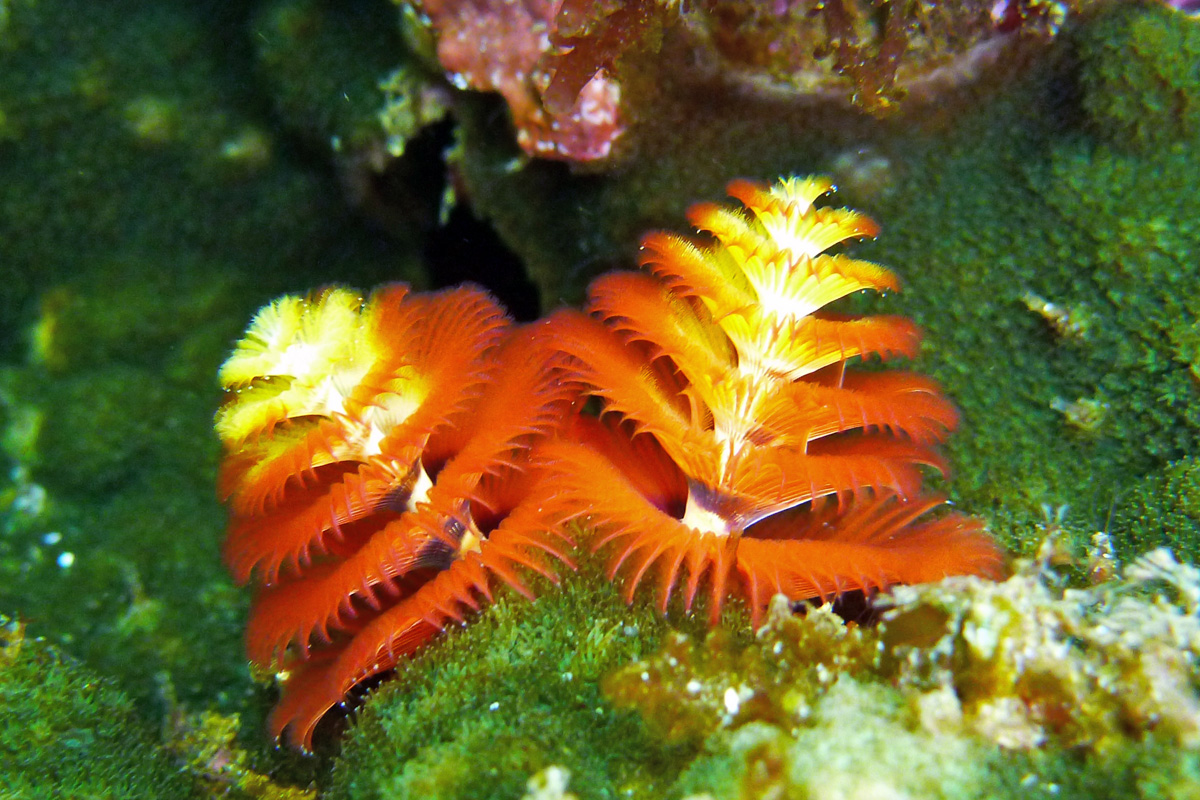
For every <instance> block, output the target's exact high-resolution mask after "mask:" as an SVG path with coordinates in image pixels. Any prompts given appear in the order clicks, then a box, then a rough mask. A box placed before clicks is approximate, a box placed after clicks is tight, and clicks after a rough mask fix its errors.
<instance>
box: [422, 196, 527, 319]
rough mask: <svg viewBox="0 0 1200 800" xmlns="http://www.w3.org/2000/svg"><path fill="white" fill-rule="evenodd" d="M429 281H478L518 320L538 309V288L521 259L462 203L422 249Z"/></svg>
mask: <svg viewBox="0 0 1200 800" xmlns="http://www.w3.org/2000/svg"><path fill="white" fill-rule="evenodd" d="M425 261H426V263H427V264H428V268H429V275H430V281H431V282H432V284H433V285H434V286H435V287H442V286H454V285H455V284H458V283H462V282H463V281H470V282H472V283H477V284H479V285H480V286H482V287H484V288H485V289H487V290H488V291H489V292H491V293H492V294H494V295H495V296H496V297H497V298H498V299H499V300H500V302H501V303H503V304H504V305H505V307H507V308H508V310H509V313H511V314H512V315H513V317H515V318H516V319H518V320H532V319H536V318H537V316H538V313H539V311H540V308H541V302H540V298H539V296H538V290H537V287H536V286H534V285H533V283H532V282H531V281H530V280H529V276H528V274H526V272H525V267H524V265H523V264H522V262H521V259H520V258H518V257H517V255H516V254H515V253H514V252H513V251H512V250H510V249H508V247H507V246H506V245H505V244H504V242H503V241H502V240H501V239H500V236H499V235H498V234H497V233H496V231H495V230H494V229H493V228H492V226H491V225H489V224H487V222H485V221H483V220H481V219H479V218H478V217H476V216H475V215H474V214H473V213H472V212H471V211H470V209H469V208H467V207H466V206H464V205H463V204H462V203H459V205H457V206H455V208H454V209H453V210H452V211H451V212H450V214H449V217H448V218H447V220H446V224H445V225H443V226H442V227H440V228H438V229H437V230H435V231H434V232H433V235H432V236H431V237H430V238H429V241H428V245H427V247H426V250H425Z"/></svg>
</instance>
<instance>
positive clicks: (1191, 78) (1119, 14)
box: [1081, 0, 1200, 150]
mask: <svg viewBox="0 0 1200 800" xmlns="http://www.w3.org/2000/svg"><path fill="white" fill-rule="evenodd" d="M1197 60H1200V25H1197V24H1196V23H1195V21H1194V20H1188V19H1186V17H1185V15H1184V14H1183V12H1179V11H1172V10H1171V9H1170V8H1169V7H1168V5H1167V4H1166V3H1157V2H1147V1H1146V0H1139V2H1127V3H1115V4H1114V8H1113V9H1112V11H1111V13H1109V14H1107V15H1106V16H1105V17H1104V19H1103V20H1102V21H1101V22H1100V23H1098V24H1097V25H1095V26H1094V27H1093V28H1092V29H1091V30H1090V31H1089V32H1088V35H1087V36H1086V38H1084V40H1083V46H1082V64H1083V69H1082V75H1081V83H1082V86H1083V90H1084V95H1083V107H1084V109H1085V110H1086V111H1087V114H1088V119H1089V122H1090V123H1091V127H1092V131H1093V132H1094V133H1095V134H1096V135H1097V137H1098V138H1100V139H1102V140H1103V141H1106V142H1109V143H1111V144H1114V145H1118V146H1121V147H1125V148H1130V149H1135V150H1151V149H1153V148H1156V147H1162V146H1164V145H1169V144H1170V143H1171V142H1172V141H1175V140H1178V139H1180V138H1183V137H1186V136H1188V135H1191V134H1194V133H1195V132H1196V131H1197V130H1198V129H1200V73H1197V71H1196V62H1197Z"/></svg>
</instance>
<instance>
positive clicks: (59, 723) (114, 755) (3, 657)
mask: <svg viewBox="0 0 1200 800" xmlns="http://www.w3.org/2000/svg"><path fill="white" fill-rule="evenodd" d="M0 625H3V626H4V630H3V632H0V796H3V797H4V798H6V800H10V799H11V800H35V798H39V799H40V798H48V797H55V798H63V800H85V799H86V798H122V799H123V800H140V799H141V798H145V799H146V800H157V798H168V797H170V798H179V799H180V800H184V798H188V797H199V796H200V795H199V794H198V793H196V792H195V791H194V790H193V789H194V787H193V784H192V781H191V778H190V777H189V776H188V775H187V774H185V773H184V772H182V771H181V769H180V767H179V765H177V764H175V763H174V762H173V761H172V759H171V758H170V757H168V756H167V755H166V754H165V753H164V752H162V751H161V750H160V749H159V748H160V744H159V742H158V741H157V739H156V737H155V736H153V735H152V734H151V732H150V728H149V727H148V726H147V724H146V723H145V721H144V720H143V719H141V718H140V717H139V716H138V715H137V714H136V713H135V711H134V707H133V704H132V703H131V702H130V700H129V698H128V697H127V696H126V695H125V694H123V693H122V692H121V691H120V690H119V689H117V688H116V687H115V686H114V685H113V684H112V682H111V681H108V680H106V679H104V678H101V677H99V676H98V675H96V674H95V673H94V672H92V671H90V670H88V669H86V668H85V667H83V666H82V665H80V664H79V663H77V662H74V661H72V660H71V659H69V658H65V657H64V656H62V655H61V654H60V653H58V652H57V651H56V650H55V649H54V648H52V647H49V646H48V645H47V644H46V643H45V642H42V641H37V640H32V639H24V638H23V636H22V635H21V633H20V629H19V628H18V627H16V625H15V623H13V622H12V621H11V620H8V619H6V618H4V617H2V616H0Z"/></svg>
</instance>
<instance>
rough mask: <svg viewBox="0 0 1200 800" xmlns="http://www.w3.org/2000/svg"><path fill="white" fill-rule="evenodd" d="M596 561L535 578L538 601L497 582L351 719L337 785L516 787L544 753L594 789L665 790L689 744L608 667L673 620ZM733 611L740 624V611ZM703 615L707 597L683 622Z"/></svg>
mask: <svg viewBox="0 0 1200 800" xmlns="http://www.w3.org/2000/svg"><path fill="white" fill-rule="evenodd" d="M597 566H598V565H591V564H589V565H588V566H587V567H585V568H584V569H583V570H582V571H581V572H580V573H579V574H575V575H571V576H569V577H567V578H566V579H565V580H564V582H563V584H562V586H560V587H558V588H550V587H548V586H544V585H542V586H540V587H539V588H540V592H539V594H540V595H541V596H540V597H539V598H538V599H537V600H536V601H535V602H533V603H529V602H527V601H525V600H524V599H522V598H520V597H516V596H512V595H507V594H506V595H504V596H502V597H501V598H499V599H498V602H497V603H496V604H495V605H492V606H489V607H488V608H486V609H485V610H484V611H483V612H482V613H481V614H480V615H479V617H478V618H477V619H474V620H473V621H472V622H471V624H470V625H469V626H468V627H467V629H466V630H462V631H452V632H450V633H449V635H447V636H446V637H445V638H443V639H441V640H439V641H437V642H435V643H434V644H433V645H431V646H430V647H429V648H428V649H427V650H426V651H424V652H422V653H421V654H419V655H418V656H417V657H416V658H415V659H414V660H413V661H412V662H410V663H408V664H405V665H402V666H401V668H400V670H399V672H398V674H397V676H396V677H395V678H394V679H392V680H390V681H389V682H387V683H386V684H384V686H383V687H381V688H380V689H378V690H377V691H376V692H374V693H373V694H372V695H371V697H370V699H369V702H368V703H367V704H366V705H365V706H364V707H363V710H362V711H361V712H360V715H359V717H358V719H357V721H356V722H355V724H354V725H353V727H352V728H351V729H350V731H349V732H348V734H347V736H346V739H345V743H344V745H343V749H342V752H341V754H340V757H339V759H338V761H337V763H336V765H335V768H334V772H333V777H332V782H331V785H330V787H329V789H328V796H329V797H330V798H337V799H338V800H368V799H371V800H375V799H376V798H378V799H379V800H382V799H383V798H389V799H390V798H396V799H397V800H398V799H400V798H421V797H438V798H451V797H454V798H479V799H482V798H493V797H520V796H521V794H522V793H523V791H524V787H525V782H526V781H527V780H528V779H529V777H530V776H531V775H532V774H534V773H535V772H538V771H540V770H542V769H544V768H546V767H549V766H563V767H566V768H567V769H569V770H570V772H571V774H572V779H571V791H572V792H574V793H576V794H577V795H578V796H579V797H580V798H584V799H585V800H586V799H587V798H601V797H621V796H642V797H651V796H657V795H658V793H660V792H661V791H663V790H664V789H665V787H666V786H668V785H669V784H670V782H671V780H673V776H674V775H675V774H677V773H678V771H679V770H680V769H682V767H683V766H684V765H685V764H686V763H687V759H688V758H690V757H691V753H692V752H693V750H692V748H691V747H685V748H682V749H680V748H674V747H671V746H668V745H664V744H663V743H662V742H660V741H657V740H656V739H655V737H653V736H652V735H650V734H648V733H647V732H646V730H645V729H644V728H643V726H642V724H641V723H640V721H639V720H638V719H637V718H636V717H635V716H634V715H633V714H632V713H630V712H627V711H619V710H617V709H616V708H614V706H613V705H612V704H611V703H610V702H608V701H607V700H606V699H604V696H603V694H602V692H601V687H600V681H601V679H602V678H603V677H604V676H605V675H606V674H608V673H609V672H611V671H613V670H614V669H616V668H617V667H620V666H623V665H625V664H627V663H628V662H630V661H632V660H634V659H637V658H640V657H644V656H646V655H648V654H649V653H651V652H652V651H653V650H654V649H655V648H657V647H658V646H659V644H660V642H661V639H662V636H663V635H664V634H665V633H666V632H667V630H668V628H667V625H666V621H665V620H664V619H663V618H662V617H661V616H660V615H659V614H658V613H657V612H656V611H654V610H653V609H652V608H650V607H649V604H648V603H645V602H641V601H639V602H638V603H636V604H635V605H634V606H633V607H632V608H630V607H629V606H627V605H626V604H625V602H624V601H623V600H622V599H621V598H620V597H619V596H618V593H617V590H616V587H614V586H613V585H612V584H610V583H609V582H608V581H606V580H604V578H603V576H602V575H600V574H599V572H598V570H597ZM728 617H729V619H730V624H731V626H734V627H742V628H743V630H744V626H745V617H744V615H742V614H739V613H736V612H734V613H731V614H729V615H728ZM705 618H706V617H705V612H704V611H703V609H700V610H698V611H697V612H696V614H695V616H694V617H693V618H692V621H691V622H690V623H687V627H690V628H691V629H692V630H693V631H696V630H698V629H700V628H701V627H702V626H703V620H704V619H705ZM676 620H677V622H678V620H679V617H678V615H677V616H676Z"/></svg>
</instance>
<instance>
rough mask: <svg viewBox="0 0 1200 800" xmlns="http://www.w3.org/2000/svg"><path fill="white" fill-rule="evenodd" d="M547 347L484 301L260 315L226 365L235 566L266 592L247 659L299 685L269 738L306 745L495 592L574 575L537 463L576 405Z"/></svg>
mask: <svg viewBox="0 0 1200 800" xmlns="http://www.w3.org/2000/svg"><path fill="white" fill-rule="evenodd" d="M539 342H540V340H539V338H538V337H537V336H536V334H535V331H534V330H531V329H530V328H518V327H514V326H513V325H511V324H510V323H509V321H508V319H507V317H506V316H505V315H504V313H503V310H502V309H501V308H500V307H499V306H498V305H497V304H496V303H495V301H493V300H492V299H491V298H490V297H489V296H488V295H486V294H485V293H483V292H482V291H479V290H477V289H472V288H459V289H455V290H451V291H446V292H440V293H437V294H425V295H422V294H415V293H411V292H409V291H408V289H407V288H406V287H404V286H399V285H397V286H392V287H387V288H384V289H382V290H379V291H377V292H376V293H375V294H374V295H373V296H372V297H371V298H370V300H369V301H367V302H366V303H364V302H363V301H362V300H361V299H360V298H359V297H358V295H357V294H355V293H353V292H350V291H349V290H346V289H332V290H328V291H325V292H323V293H321V294H319V295H317V296H315V297H314V298H311V299H309V300H304V299H301V298H297V297H284V298H281V299H280V300H277V301H275V302H274V303H272V304H271V305H269V306H267V307H266V308H265V309H263V310H262V311H261V312H260V313H259V314H258V316H257V317H256V318H255V320H254V322H253V323H252V324H251V327H250V330H249V331H248V332H247V335H246V338H245V339H244V340H243V341H242V342H241V343H240V344H239V345H238V347H237V349H236V350H235V352H234V353H233V355H232V356H231V357H230V358H229V360H228V361H227V362H226V363H225V365H224V366H223V367H222V369H221V375H220V377H221V382H222V385H223V386H224V387H225V388H226V390H227V391H228V393H229V394H228V401H227V403H226V404H225V405H224V406H223V408H222V409H221V411H220V412H219V413H218V415H217V421H216V427H217V431H218V433H219V435H220V437H221V439H222V441H223V442H224V444H225V446H226V449H227V452H228V455H227V457H226V460H225V464H224V466H223V469H222V472H221V476H220V488H221V494H222V495H223V496H224V497H226V498H227V499H228V501H229V505H230V507H231V511H232V514H231V522H230V530H229V536H228V539H227V542H226V546H225V555H226V558H227V560H228V563H229V566H230V569H231V570H232V572H233V574H234V576H235V577H236V578H237V579H238V580H239V581H240V582H247V581H253V582H255V583H257V584H258V585H259V592H258V594H257V597H256V598H255V602H254V606H253V609H252V610H251V614H250V620H249V624H248V626H247V633H246V643H247V650H248V652H249V654H250V657H251V660H252V661H253V662H255V663H256V664H258V665H259V666H260V667H264V668H273V669H279V670H283V671H285V672H286V673H287V678H286V680H285V682H284V689H283V697H282V699H281V700H280V703H279V705H278V706H277V707H276V709H275V711H274V713H273V714H272V717H271V720H270V727H271V730H272V732H273V733H274V734H275V735H276V736H278V735H280V734H281V733H282V732H283V731H284V730H285V729H286V730H287V731H288V735H289V739H290V740H291V742H292V743H293V744H296V745H300V746H304V747H308V746H310V745H311V741H312V735H313V730H314V728H315V726H316V724H317V722H318V721H319V719H320V718H321V717H322V715H324V714H325V712H326V711H328V710H329V709H330V708H331V707H332V706H333V705H335V704H336V703H338V702H340V701H341V700H342V699H343V698H344V697H345V695H346V694H347V693H348V692H349V691H350V690H351V689H352V688H353V687H354V686H355V685H356V684H358V683H360V682H362V681H363V680H365V679H366V678H369V677H370V676H372V675H375V674H378V673H380V672H383V671H386V670H388V669H391V668H392V667H394V666H395V665H396V663H397V661H398V660H399V659H400V658H402V657H404V656H405V655H407V654H409V653H411V652H413V651H414V650H415V649H417V648H418V647H420V646H421V645H422V644H423V643H425V642H426V641H427V640H429V639H430V638H431V637H433V636H434V635H436V634H437V633H438V632H439V631H441V630H442V629H443V628H444V627H446V625H448V624H450V623H451V622H461V621H462V619H463V615H464V614H465V613H466V612H468V611H470V610H472V609H474V608H476V607H477V605H478V599H479V598H480V597H482V598H485V599H490V597H491V592H492V589H493V587H494V586H495V585H496V582H497V580H498V581H499V582H502V583H504V584H507V585H509V586H510V587H512V588H513V589H515V590H516V591H518V592H520V593H521V594H524V595H526V596H527V597H532V592H531V591H530V589H529V588H528V587H527V586H526V585H525V583H524V582H523V580H522V578H521V575H520V568H524V569H528V570H533V571H535V572H539V573H541V574H543V575H545V576H547V577H548V578H550V579H551V580H556V575H555V572H554V571H553V569H552V564H553V562H554V561H561V562H564V563H566V564H568V565H570V564H571V561H570V558H569V556H568V554H567V549H568V548H569V546H570V542H569V540H565V539H563V538H561V536H560V534H558V533H556V532H557V531H560V530H561V526H559V525H556V524H555V522H556V520H554V519H552V518H548V517H546V516H545V514H544V513H543V512H542V510H541V508H542V506H541V504H539V502H538V497H539V492H540V491H542V489H540V488H539V478H538V473H537V471H536V470H533V469H531V468H530V467H529V464H528V452H529V449H530V447H531V446H532V445H533V444H534V443H535V442H536V441H537V440H538V439H540V438H542V437H544V436H545V435H546V434H548V433H549V432H551V431H553V430H555V429H556V428H558V427H560V426H561V425H562V424H563V421H564V420H565V419H566V413H567V411H568V410H569V387H568V386H567V385H566V384H561V383H556V382H554V381H553V380H551V379H550V378H551V372H550V371H549V370H548V369H547V367H548V365H549V364H551V363H553V360H554V358H555V356H554V354H553V352H552V351H548V350H545V349H544V347H543V345H542V344H540V343H539ZM498 374H503V376H504V379H503V381H502V382H501V381H498V380H496V378H497V375H498Z"/></svg>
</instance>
